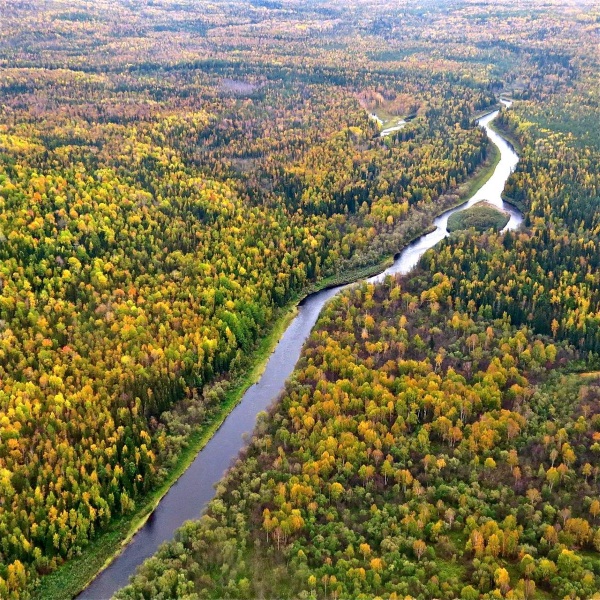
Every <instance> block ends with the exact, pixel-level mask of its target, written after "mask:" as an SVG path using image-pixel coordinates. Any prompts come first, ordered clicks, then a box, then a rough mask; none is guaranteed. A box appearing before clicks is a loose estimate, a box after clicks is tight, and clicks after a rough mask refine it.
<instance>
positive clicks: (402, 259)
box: [77, 103, 522, 600]
mask: <svg viewBox="0 0 600 600" xmlns="http://www.w3.org/2000/svg"><path fill="white" fill-rule="evenodd" d="M505 104H507V105H509V103H505ZM497 114H498V111H494V112H492V113H490V114H488V115H485V116H483V117H481V118H480V119H479V121H478V123H479V124H480V125H481V126H482V127H483V128H484V129H485V130H486V132H487V135H488V136H489V138H490V139H491V141H492V142H493V143H494V144H496V146H497V147H498V148H499V150H500V154H501V158H500V162H499V163H498V165H497V166H496V169H495V171H494V173H493V175H492V176H491V177H490V179H489V180H488V181H487V182H486V183H485V185H484V186H483V187H482V188H481V189H480V190H479V191H478V192H477V193H476V194H475V195H473V196H472V197H471V198H470V199H469V200H468V202H466V203H465V204H462V205H461V206H459V207H457V208H454V209H451V210H448V211H446V212H445V213H443V214H441V215H440V216H439V217H437V218H436V219H435V221H434V225H435V226H436V229H435V230H434V231H432V232H431V233H428V234H425V235H423V236H421V237H420V238H418V239H417V240H415V241H414V242H412V243H411V244H409V245H408V246H406V247H405V248H404V250H402V252H400V253H399V254H398V255H397V256H396V257H395V259H394V263H393V265H391V266H390V267H389V268H388V269H386V270H385V271H384V272H382V273H380V274H379V275H376V276H374V277H371V278H369V279H368V280H367V281H369V282H373V283H378V282H381V281H382V280H383V279H384V278H385V276H386V275H394V274H397V273H407V272H408V271H410V270H411V269H412V268H413V267H414V266H415V265H416V264H417V262H418V261H419V258H421V256H422V255H423V254H424V253H425V252H426V251H427V250H429V249H430V248H432V247H433V246H435V245H436V244H437V243H438V242H439V241H440V240H442V239H443V238H445V237H446V236H447V235H448V231H447V230H446V224H447V222H448V217H449V216H450V215H451V214H452V213H454V212H456V211H459V210H463V209H464V208H467V207H469V206H472V205H473V204H475V203H476V202H479V201H481V200H487V201H488V202H489V203H491V204H494V205H496V206H498V207H499V208H502V209H503V210H504V211H506V212H508V213H509V214H510V220H509V222H508V223H507V225H506V227H505V229H516V228H517V227H519V225H520V224H521V221H522V216H521V213H520V212H519V211H518V210H517V209H516V208H515V207H513V206H512V205H510V204H507V203H505V202H504V201H503V200H502V198H501V194H502V190H503V189H504V184H505V183H506V180H507V179H508V176H509V175H510V173H511V172H512V170H513V169H514V167H515V165H516V164H517V162H518V160H519V157H518V156H517V154H516V153H515V152H514V150H513V149H512V147H511V146H510V145H509V144H508V143H507V142H506V141H505V140H504V139H503V138H502V137H501V136H499V135H498V134H497V133H495V132H494V131H492V130H491V129H490V128H489V123H490V122H491V121H492V120H493V119H494V118H495V117H496V115H497ZM344 287H346V286H339V287H336V288H330V289H327V290H323V291H321V292H317V293H315V294H311V295H310V296H308V297H307V298H305V299H304V300H303V301H302V302H301V303H300V304H299V306H298V314H297V316H296V317H295V318H294V320H293V321H292V322H291V323H290V325H289V327H288V328H287V329H286V331H285V333H284V334H283V336H282V337H281V339H280V340H279V343H278V345H277V347H276V348H275V350H274V351H273V353H272V354H271V357H270V358H269V361H268V363H267V366H266V368H265V371H264V373H263V375H262V376H261V378H260V380H259V381H258V382H257V383H256V384H254V385H253V386H251V387H250V388H248V390H247V391H246V393H245V394H244V396H243V397H242V399H241V401H240V403H239V404H238V405H237V406H236V407H235V408H234V409H233V410H232V411H231V413H230V414H229V416H228V417H227V418H226V419H225V421H224V422H223V425H222V426H221V428H220V429H219V430H218V431H217V432H216V433H215V435H214V436H213V437H212V438H211V439H210V440H209V442H208V443H207V444H206V446H204V448H203V449H202V450H201V451H200V452H199V453H198V454H197V456H196V458H195V459H194V461H193V462H192V463H191V465H190V466H189V468H188V469H187V470H186V471H185V473H184V474H183V475H182V476H181V477H180V478H179V480H178V481H177V482H176V483H175V484H174V485H173V486H172V487H171V488H170V489H169V491H168V492H167V493H166V494H165V496H164V497H163V499H162V500H161V501H160V503H159V504H158V506H157V508H156V510H155V511H154V512H153V513H152V514H151V515H150V517H149V518H148V521H147V522H146V523H145V525H144V526H143V527H142V528H141V529H140V530H139V531H138V533H136V535H135V536H134V537H133V539H132V540H131V542H130V543H129V544H128V545H127V546H126V547H125V549H124V550H123V551H122V552H121V554H119V555H118V556H117V557H116V558H115V559H114V560H113V562H112V563H111V564H110V565H109V566H108V567H107V568H106V569H105V570H104V571H102V572H101V573H100V574H99V575H98V576H97V577H96V579H94V581H92V583H91V584H90V585H89V586H88V587H87V588H86V589H85V590H84V591H83V592H82V593H81V594H79V596H77V598H78V600H106V599H108V598H110V597H111V596H112V595H113V594H114V593H115V592H116V591H117V590H118V589H120V588H121V587H123V586H125V585H126V584H127V582H128V580H129V577H130V576H131V575H132V574H133V573H134V572H135V569H136V567H137V566H138V565H140V564H141V563H142V562H143V561H144V560H145V559H146V558H148V557H149V556H152V554H154V553H155V552H156V550H157V549H158V547H159V545H160V544H162V543H163V542H164V541H166V540H170V539H172V538H173V535H174V533H175V530H176V529H178V528H179V527H180V526H181V525H182V524H183V523H184V521H187V520H189V519H197V518H198V517H199V516H200V514H201V512H202V511H203V510H204V508H205V506H206V504H207V503H208V502H209V501H210V500H211V499H212V498H213V497H214V495H215V489H214V486H215V484H216V483H217V482H218V481H219V480H220V479H221V478H222V477H223V474H224V473H225V471H226V470H227V468H228V467H230V466H231V465H232V463H233V462H234V461H235V459H236V458H237V456H238V454H239V452H240V450H241V449H242V448H243V447H244V446H245V445H246V443H247V439H248V437H249V435H250V433H251V432H252V429H253V428H254V424H255V422H256V416H257V415H258V413H259V412H261V411H264V410H266V409H267V408H268V407H269V406H270V405H271V404H272V403H273V401H274V400H275V399H276V398H277V397H278V396H279V395H280V393H281V392H282V390H283V388H284V384H285V381H286V379H287V378H288V377H289V375H290V374H291V373H292V371H293V370H294V366H295V365H296V362H297V361H298V358H299V357H300V352H301V351H302V346H303V344H304V342H305V340H306V338H307V337H308V335H309V334H310V332H311V330H312V328H313V326H314V325H315V323H316V321H317V318H318V317H319V314H320V312H321V309H322V308H323V306H324V304H325V303H326V302H327V301H328V300H329V299H330V298H331V297H332V296H335V295H336V294H338V293H339V292H340V290H342V289H343V288H344Z"/></svg>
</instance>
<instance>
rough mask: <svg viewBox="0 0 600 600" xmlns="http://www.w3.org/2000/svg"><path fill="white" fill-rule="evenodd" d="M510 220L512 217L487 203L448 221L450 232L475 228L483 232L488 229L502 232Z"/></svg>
mask: <svg viewBox="0 0 600 600" xmlns="http://www.w3.org/2000/svg"><path fill="white" fill-rule="evenodd" d="M509 220H510V215H508V214H507V213H505V212H504V211H501V210H498V209H497V208H496V207H495V206H492V205H491V204H488V203H487V202H478V203H477V204H475V206H471V207H470V208H466V209H465V210H461V211H460V212H456V213H454V214H453V215H450V218H449V219H448V231H450V232H452V231H459V230H462V229H471V228H474V229H475V230H476V231H479V232H482V231H487V230H488V229H494V230H495V231H500V230H501V229H502V228H503V227H504V226H505V225H506V224H507V223H508V221H509Z"/></svg>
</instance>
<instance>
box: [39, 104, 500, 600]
mask: <svg viewBox="0 0 600 600" xmlns="http://www.w3.org/2000/svg"><path fill="white" fill-rule="evenodd" d="M389 117H390V116H389V115H388V118H389ZM398 118H399V117H392V120H397V119H398ZM499 161H500V152H499V151H498V149H497V148H496V146H495V145H493V144H492V145H491V146H490V153H489V156H488V158H487V160H486V161H485V162H484V163H483V164H482V165H481V166H480V167H479V168H478V169H477V171H476V172H475V174H474V176H473V177H472V178H471V179H470V180H469V181H468V182H465V183H464V184H462V185H461V186H460V187H459V188H458V190H457V193H458V196H459V198H460V199H461V200H460V202H459V204H460V203H462V202H464V201H466V200H468V199H469V198H470V197H471V196H472V195H473V194H475V193H476V192H477V191H478V190H479V188H481V186H483V185H484V184H485V182H486V181H487V180H488V179H489V178H490V177H491V175H492V173H493V172H494V169H495V168H496V165H497V164H498V162H499ZM444 210H448V207H445V208H444ZM426 232H427V230H426V231H424V232H422V233H421V234H420V235H422V234H423V233H426ZM408 243H409V242H407V244H408ZM392 262H393V257H390V256H387V257H383V258H382V260H381V261H380V262H378V263H376V264H373V265H369V266H366V267H359V268H356V269H351V270H347V271H344V272H342V273H339V274H335V275H332V276H330V277H327V278H324V279H322V280H320V281H319V282H318V283H317V284H315V285H314V286H312V288H310V289H308V290H304V291H302V292H299V293H298V294H297V295H296V297H294V298H293V299H292V300H291V301H290V302H289V303H288V305H287V307H286V308H284V309H282V310H281V314H280V315H279V317H278V318H277V319H276V320H275V322H274V324H273V327H272V329H271V330H270V332H269V333H268V334H267V335H266V336H265V337H264V338H262V339H261V341H260V342H259V344H258V346H257V348H256V350H255V351H254V353H253V355H252V357H251V360H250V364H251V366H250V368H249V369H248V370H247V372H246V373H245V374H243V375H241V376H240V377H239V378H238V379H237V380H236V381H235V383H234V385H233V386H232V388H231V389H230V390H229V391H228V393H227V396H226V398H225V401H224V403H223V405H222V408H221V410H220V411H219V413H218V415H217V416H216V417H215V418H214V419H213V420H212V421H210V422H209V423H207V424H205V425H204V426H202V427H200V428H198V429H197V430H196V431H194V432H193V433H192V434H191V435H190V437H189V443H188V445H187V446H186V448H185V450H183V451H182V452H181V454H180V455H179V457H178V459H177V462H176V464H175V466H174V467H173V468H172V469H171V470H170V471H169V474H168V476H167V477H166V479H165V480H164V481H163V482H162V483H161V484H160V486H158V487H157V488H156V489H155V490H153V491H152V492H150V493H149V494H148V495H147V496H146V497H145V498H144V499H143V500H142V501H140V504H139V506H138V508H137V510H136V511H135V513H134V514H133V515H131V514H129V515H126V516H120V517H117V518H115V519H114V520H113V521H112V522H111V524H110V525H109V527H108V528H107V529H106V530H105V531H104V532H103V533H101V534H99V535H98V536H97V537H96V538H94V539H93V540H91V541H90V543H89V544H88V545H87V546H86V547H85V548H83V550H82V551H81V553H80V554H79V555H78V556H76V557H73V558H72V559H70V560H69V561H68V562H66V563H65V564H64V565H61V566H60V567H59V568H58V569H57V570H55V571H54V572H52V573H50V574H49V575H46V576H44V578H43V579H42V584H41V585H40V586H38V588H37V589H36V590H34V591H33V593H32V598H33V599H34V600H70V599H71V598H73V597H74V596H76V595H77V594H78V593H79V592H80V591H81V590H83V589H85V588H86V587H87V585H88V584H89V583H90V582H91V581H92V580H93V579H94V578H95V577H96V575H97V574H98V573H99V572H100V571H102V570H103V569H104V568H106V567H107V566H108V565H109V564H110V563H111V562H112V560H113V559H114V558H115V557H116V556H117V555H118V554H119V553H120V552H121V550H122V549H123V548H124V547H125V546H126V545H127V543H128V542H129V540H131V538H132V537H133V536H134V535H135V533H136V532H137V531H138V530H139V529H140V528H141V527H142V526H143V525H144V523H145V522H146V520H147V519H148V517H149V516H150V514H152V512H153V510H154V509H155V508H156V506H157V505H158V503H159V502H160V500H161V499H162V497H163V496H164V495H165V494H166V493H167V491H168V490H169V488H170V487H171V486H172V485H173V484H174V483H175V482H176V481H177V479H179V477H180V476H181V475H182V474H183V473H184V471H185V470H186V469H187V468H188V466H189V465H190V464H191V462H192V461H193V460H194V458H195V456H196V455H197V454H198V452H199V451H200V450H202V448H203V447H204V446H205V445H206V444H207V442H208V441H209V440H210V438H211V437H212V436H213V435H214V433H215V432H216V431H217V430H218V429H219V427H220V426H221V424H222V423H223V421H224V420H225V419H226V417H227V416H228V415H229V413H230V412H231V411H232V410H233V408H234V407H235V406H236V405H237V404H238V402H239V401H240V399H241V398H242V396H243V394H244V392H245V391H246V390H247V389H248V388H249V387H250V386H251V385H252V384H254V383H255V382H256V381H257V380H258V379H259V377H260V376H261V374H262V373H263V371H264V369H265V367H266V364H267V361H268V359H269V356H270V355H271V353H272V351H273V349H274V348H275V346H276V345H277V342H278V341H279V339H280V338H281V336H282V334H283V332H284V331H285V330H286V328H287V326H288V325H289V324H290V323H291V321H292V320H293V318H294V317H295V316H296V312H297V302H298V301H299V300H300V299H301V298H302V297H303V296H304V295H306V294H307V293H310V292H313V291H318V290H322V289H325V288H330V287H335V286H337V285H343V284H346V283H352V282H354V281H357V280H359V279H364V278H366V277H370V276H373V275H377V274H379V273H381V272H382V271H383V270H385V269H386V268H387V267H388V266H390V265H391V264H392Z"/></svg>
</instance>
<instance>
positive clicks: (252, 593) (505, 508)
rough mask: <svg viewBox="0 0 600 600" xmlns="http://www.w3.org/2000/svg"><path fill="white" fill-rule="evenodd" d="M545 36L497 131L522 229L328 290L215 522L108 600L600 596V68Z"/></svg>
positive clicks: (182, 540)
mask: <svg viewBox="0 0 600 600" xmlns="http://www.w3.org/2000/svg"><path fill="white" fill-rule="evenodd" d="M569 8H570V10H573V13H572V16H571V18H572V21H571V20H569V21H568V22H569V26H572V27H575V28H579V27H581V29H578V32H579V35H580V36H584V37H585V35H586V32H587V34H590V33H592V32H597V26H595V25H593V24H592V22H593V17H592V19H591V20H588V19H587V17H586V16H584V15H583V14H581V13H578V12H577V10H576V8H574V6H571V7H569ZM505 9H506V7H505ZM506 10H507V12H508V13H509V16H506V15H505V18H507V19H508V18H510V9H506ZM563 16H564V15H563ZM513 18H514V19H515V21H516V22H519V14H518V13H515V14H514V15H513ZM521 25H522V27H523V29H522V30H520V31H519V30H518V28H515V29H514V31H513V35H514V36H515V37H514V38H513V40H512V41H513V43H515V44H516V43H517V42H518V43H519V44H521V46H525V45H526V44H525V42H524V40H525V39H526V32H528V31H529V30H528V27H530V26H531V23H530V22H528V21H527V20H525V22H522V23H521ZM566 29H568V27H565V30H566ZM529 33H530V32H529ZM575 37H576V36H574V38H575ZM552 43H553V47H554V48H555V49H556V53H557V54H556V55H555V56H556V62H554V64H553V66H552V67H550V68H549V69H548V70H545V69H542V71H541V72H540V73H539V77H537V78H536V79H535V80H534V81H533V82H532V83H530V84H528V85H525V86H523V87H521V86H520V85H519V86H517V87H516V88H515V89H513V92H514V96H515V97H516V101H515V104H514V106H513V108H512V109H511V111H508V112H506V113H504V114H503V115H501V117H500V119H499V127H500V128H501V129H503V130H507V131H510V132H511V135H512V136H513V138H514V139H515V141H517V142H518V144H519V146H520V148H521V151H522V160H521V161H520V162H519V164H518V166H517V169H516V172H515V173H514V174H513V175H512V176H511V178H510V180H509V184H508V186H507V189H506V195H507V197H509V198H510V199H512V200H514V201H515V202H518V203H519V204H520V205H521V206H523V207H524V209H525V212H526V219H525V227H524V228H523V230H521V231H519V232H517V233H510V232H509V233H506V234H504V235H500V234H498V233H492V232H485V233H483V234H481V235H479V236H474V235H473V234H472V233H469V234H464V233H457V234H456V235H455V236H452V237H451V238H448V239H447V240H445V241H444V242H442V244H441V245H440V247H438V248H436V249H435V250H432V251H430V252H428V253H427V254H426V255H425V256H424V257H423V259H422V260H421V262H420V264H419V266H418V268H417V269H416V270H415V271H414V272H413V273H410V274H409V275H406V276H403V277H398V278H388V279H387V280H386V281H385V282H384V283H383V284H381V285H378V286H373V285H366V284H363V285H361V286H357V287H354V288H352V289H350V290H348V291H346V292H344V293H343V294H342V295H341V296H339V297H337V298H335V299H334V300H333V301H332V302H331V303H330V304H329V305H328V306H327V307H326V309H325V311H324V313H323V315H322V316H321V318H320V320H319V322H318V324H317V326H316V328H315V330H314V332H313V334H312V335H311V338H310V340H309V342H308V343H307V345H306V347H305V349H304V352H303V355H302V358H301V360H300V362H299V364H298V365H297V368H296V371H295V373H294V375H293V376H292V378H291V380H290V382H289V383H288V385H287V388H286V391H285V393H284V395H283V397H282V398H281V400H280V402H278V403H277V404H276V405H275V406H274V407H273V408H272V410H271V411H270V413H269V414H265V415H264V416H263V418H262V419H261V420H260V422H259V425H258V427H257V430H256V434H255V438H254V441H253V443H252V444H251V446H250V448H249V449H248V451H247V452H245V453H244V454H243V455H242V456H241V457H240V459H239V461H238V463H237V464H236V465H235V466H234V467H233V468H232V470H231V472H230V473H229V474H228V475H227V476H226V477H225V479H224V480H223V481H222V483H221V485H220V486H219V488H218V490H217V498H216V499H215V500H214V501H213V502H212V503H211V504H210V507H209V510H208V513H207V515H206V516H204V517H202V518H201V519H200V520H199V521H197V522H193V523H189V524H187V525H186V526H184V527H183V528H181V530H180V531H179V532H178V534H177V535H176V539H175V540H174V541H173V542H171V543H169V544H166V545H165V546H164V547H163V548H162V549H161V550H160V551H159V552H158V554H157V555H156V556H155V557H154V558H152V559H150V560H148V561H147V562H146V563H145V564H144V566H143V567H142V568H141V569H140V570H139V572H138V574H137V575H136V577H134V579H133V581H132V584H131V585H130V586H129V587H128V588H126V589H124V590H123V591H121V592H120V593H119V594H118V595H117V596H118V598H120V599H123V600H125V599H126V600H133V599H138V598H150V597H154V595H157V594H160V595H162V597H165V598H217V597H232V598H253V597H290V598H292V597H294V598H295V597H305V598H371V597H389V598H419V599H421V598H423V599H425V598H447V599H451V598H461V599H465V600H470V599H473V600H476V599H485V600H492V599H500V598H509V599H513V600H516V599H531V598H538V599H545V598H548V599H550V598H568V599H581V600H583V599H589V598H596V597H598V592H599V590H600V527H599V525H600V522H599V518H600V498H599V491H600V490H599V481H598V479H599V476H600V468H599V467H598V452H599V451H600V414H599V405H598V401H599V398H600V378H599V375H598V371H597V369H598V352H599V351H600V330H599V325H600V298H599V296H598V291H599V283H600V282H599V280H598V277H599V275H598V273H599V271H598V264H597V262H598V256H599V254H598V251H597V248H598V243H599V242H600V240H599V239H598V235H599V233H600V228H599V227H598V218H599V216H598V215H599V209H600V198H599V195H598V190H599V185H598V184H599V181H598V178H599V174H598V168H597V165H598V164H599V162H598V161H599V159H600V156H599V151H600V146H599V142H600V132H599V131H598V128H597V123H598V122H599V119H598V117H599V116H600V115H599V114H598V90H597V86H595V85H594V84H593V81H594V79H595V78H596V76H597V72H598V63H597V57H592V56H589V55H587V54H583V53H582V52H583V50H582V48H581V47H580V46H578V44H576V43H574V41H571V40H570V39H564V40H562V42H560V43H558V44H557V41H556V39H553V40H552ZM533 54H534V55H535V54H536V53H535V52H533ZM537 56H538V58H537V59H536V60H539V55H537ZM559 56H560V58H559ZM538 64H539V62H538ZM521 75H522V72H521V71H520V70H517V71H516V72H515V73H514V77H515V80H519V78H520V77H521ZM578 114H581V115H582V121H583V124H582V125H580V126H575V124H576V121H577V115H578ZM565 123H569V124H574V127H573V128H572V129H570V130H568V131H567V130H566V127H565ZM586 123H596V126H595V127H594V126H591V127H588V126H587V125H586ZM577 371H585V373H583V374H578V373H577Z"/></svg>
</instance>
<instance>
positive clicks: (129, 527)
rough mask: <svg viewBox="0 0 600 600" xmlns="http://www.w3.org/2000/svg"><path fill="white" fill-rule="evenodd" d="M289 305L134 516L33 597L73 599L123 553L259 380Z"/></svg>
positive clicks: (289, 316)
mask: <svg viewBox="0 0 600 600" xmlns="http://www.w3.org/2000/svg"><path fill="white" fill-rule="evenodd" d="M290 304H292V305H293V306H292V307H289V306H288V308H287V309H286V310H284V311H282V314H281V316H280V317H279V318H278V319H277V320H276V321H275V323H274V326H273V328H272V329H271V331H270V333H269V334H268V335H267V336H265V337H264V338H262V339H261V341H260V342H259V344H258V346H257V348H256V350H255V353H254V355H253V359H252V366H251V368H250V369H249V370H248V371H247V372H246V373H245V374H244V375H242V376H240V377H239V378H238V379H237V380H236V381H235V383H234V385H233V386H232V387H231V389H230V390H229V391H228V392H227V395H226V397H225V401H224V402H223V404H222V407H221V410H220V411H219V414H218V415H217V417H216V418H214V419H213V420H212V421H210V422H209V423H207V424H205V425H204V426H202V427H200V428H199V429H198V430H196V431H195V432H194V433H192V434H191V436H190V437H189V442H188V445H187V446H186V448H185V450H183V451H182V452H181V454H180V455H179V457H178V459H177V462H176V464H175V466H174V467H173V468H172V469H171V470H170V471H169V475H168V477H167V478H166V479H165V480H164V481H163V482H162V483H161V485H160V486H159V487H157V488H156V489H155V490H153V491H152V492H150V493H149V494H148V495H147V496H146V497H145V498H144V501H143V503H142V504H140V506H139V508H138V509H137V510H136V511H135V513H134V514H133V516H132V515H126V516H121V517H118V518H116V519H115V520H114V521H113V522H112V523H111V525H110V526H109V528H108V529H107V530H106V531H105V532H104V533H102V534H100V535H99V536H98V537H96V538H95V539H94V540H92V541H91V542H90V544H89V545H88V546H87V547H85V548H84V549H83V551H82V552H81V554H80V555H79V556H76V557H74V558H73V559H71V560H70V561H68V562H67V563H65V564H64V565H62V566H61V567H59V568H58V569H57V570H56V571H54V572H53V573H51V574H50V575H47V576H45V577H44V579H43V589H42V587H40V588H39V589H38V590H36V591H35V592H34V594H33V598H34V599H37V600H63V599H64V600H70V599H71V598H73V596H75V595H77V594H78V593H79V592H80V591H81V590H83V589H84V588H85V587H86V586H87V585H88V584H89V583H90V581H92V579H94V577H95V576H96V575H97V574H98V573H99V572H100V571H102V570H103V569H104V568H106V567H107V566H108V565H109V564H110V563H111V562H112V560H113V559H114V558H115V557H116V556H117V555H118V554H119V553H120V552H121V550H122V549H123V548H124V546H126V545H127V543H128V542H129V540H131V538H132V537H133V536H134V535H135V533H136V532H137V531H138V530H139V529H140V528H141V527H142V526H143V525H144V523H145V522H146V520H147V519H148V517H149V516H150V514H151V513H152V512H153V511H154V509H155V508H156V506H157V505H158V503H159V502H160V501H161V499H162V497H163V496H164V495H165V494H166V493H167V492H168V491H169V488H170V487H171V486H172V485H173V484H174V483H175V482H176V481H177V480H178V479H179V477H181V475H182V474H183V473H184V471H185V470H186V469H187V468H188V466H189V465H190V463H191V462H192V461H193V460H194V458H195V456H196V455H197V454H198V452H199V451H200V450H202V448H203V447H204V446H205V445H206V444H207V442H208V441H209V440H210V438H211V437H212V436H213V435H214V434H215V432H216V431H217V430H218V429H219V427H220V426H221V425H222V423H223V421H224V420H225V419H226V417H227V415H229V413H230V412H231V411H232V410H233V409H234V408H235V406H236V405H237V404H238V402H239V401H240V400H241V398H242V396H243V394H244V392H245V391H246V390H247V389H248V388H249V387H250V386H251V385H252V384H254V383H255V382H256V381H258V379H259V378H260V376H261V375H262V373H263V371H264V369H265V367H266V364H267V361H268V359H269V356H270V355H271V353H272V351H273V349H274V348H275V346H276V345H277V342H278V341H279V339H280V338H281V336H282V335H283V332H284V331H285V330H286V329H287V326H288V325H289V324H290V322H291V321H292V320H293V318H294V317H295V316H296V312H297V308H296V300H294V302H293V303H290Z"/></svg>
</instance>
